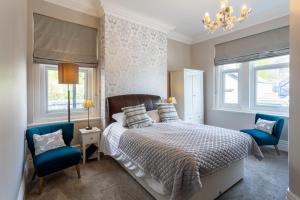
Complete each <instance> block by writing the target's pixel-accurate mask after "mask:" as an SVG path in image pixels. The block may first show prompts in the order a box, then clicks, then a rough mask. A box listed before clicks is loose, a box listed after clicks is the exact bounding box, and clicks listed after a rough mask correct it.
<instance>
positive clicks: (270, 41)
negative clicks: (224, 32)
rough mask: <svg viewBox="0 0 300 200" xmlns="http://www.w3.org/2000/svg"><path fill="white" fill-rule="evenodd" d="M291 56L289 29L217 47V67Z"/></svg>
mask: <svg viewBox="0 0 300 200" xmlns="http://www.w3.org/2000/svg"><path fill="white" fill-rule="evenodd" d="M287 54H289V27H288V26H286V27H282V28H278V29H274V30H270V31H266V32H263V33H259V34H255V35H251V36H248V37H244V38H241V39H237V40H233V41H229V42H225V43H221V44H217V45H215V66H218V65H225V64H230V63H241V62H248V61H251V60H258V59H262V58H268V57H274V56H280V55H287Z"/></svg>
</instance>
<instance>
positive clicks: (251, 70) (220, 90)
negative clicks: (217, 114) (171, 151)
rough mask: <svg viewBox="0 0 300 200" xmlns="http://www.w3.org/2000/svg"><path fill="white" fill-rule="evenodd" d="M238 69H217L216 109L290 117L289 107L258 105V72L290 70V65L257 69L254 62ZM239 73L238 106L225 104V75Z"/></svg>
mask: <svg viewBox="0 0 300 200" xmlns="http://www.w3.org/2000/svg"><path fill="white" fill-rule="evenodd" d="M237 64H238V63H237ZM239 64H240V67H239V68H237V69H227V70H226V69H222V66H217V67H216V68H215V77H216V78H215V84H216V87H214V89H215V92H214V94H215V98H214V99H215V100H214V102H215V103H214V109H216V110H228V111H234V112H244V113H257V112H265V113H270V114H278V115H281V116H288V111H289V108H288V106H272V105H257V104H256V72H257V71H259V70H263V69H278V68H289V63H279V64H268V65H264V66H258V67H255V66H254V63H253V62H245V63H239ZM230 72H231V73H232V72H237V73H238V104H226V103H224V87H225V84H224V74H225V73H230Z"/></svg>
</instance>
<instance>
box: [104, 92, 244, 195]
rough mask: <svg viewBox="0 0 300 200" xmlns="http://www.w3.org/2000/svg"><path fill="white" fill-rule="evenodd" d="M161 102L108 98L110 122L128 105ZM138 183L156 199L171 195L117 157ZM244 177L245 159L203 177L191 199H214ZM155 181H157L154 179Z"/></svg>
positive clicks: (141, 96) (139, 96) (156, 98)
mask: <svg viewBox="0 0 300 200" xmlns="http://www.w3.org/2000/svg"><path fill="white" fill-rule="evenodd" d="M159 102H161V98H160V97H159V96H156V95H145V94H131V95H121V96H114V97H108V98H107V104H108V116H109V123H112V122H113V119H112V115H113V114H115V113H119V112H122V108H123V107H126V106H134V105H138V104H144V105H145V107H146V110H147V111H149V110H155V109H157V105H156V103H159ZM115 160H116V161H117V162H118V163H119V164H120V165H121V166H122V167H123V168H124V169H125V170H126V171H127V172H128V173H129V174H130V175H131V176H132V177H133V178H134V179H135V180H136V181H137V182H138V183H140V184H141V185H142V186H143V187H144V188H145V189H146V190H147V191H148V192H149V193H150V194H151V195H152V196H153V197H154V198H155V199H157V200H167V199H170V196H169V195H162V194H160V193H158V192H157V191H155V190H154V189H153V188H152V187H150V186H149V184H148V183H149V180H146V179H145V178H141V177H137V176H136V175H135V174H134V173H133V172H132V171H130V170H128V169H127V168H126V167H125V166H124V164H123V163H122V162H121V161H119V160H118V159H115ZM243 177H244V159H242V160H240V161H238V162H236V163H234V164H232V165H231V166H229V167H227V168H224V169H222V170H219V171H218V172H216V173H214V174H212V175H209V176H206V177H203V178H201V182H202V188H201V190H200V191H199V192H197V193H196V194H195V195H194V196H193V197H192V198H191V199H192V200H212V199H215V198H217V197H218V196H220V195H221V194H222V193H224V192H225V191H227V190H228V189H229V188H231V187H232V186H233V185H235V184H236V183H237V182H239V181H240V180H242V179H243ZM153 182H155V181H154V180H153Z"/></svg>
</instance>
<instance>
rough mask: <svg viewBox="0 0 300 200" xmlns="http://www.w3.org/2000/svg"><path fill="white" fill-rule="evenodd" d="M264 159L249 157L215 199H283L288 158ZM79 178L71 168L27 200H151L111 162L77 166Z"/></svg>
mask: <svg viewBox="0 0 300 200" xmlns="http://www.w3.org/2000/svg"><path fill="white" fill-rule="evenodd" d="M263 153H264V155H265V159H264V160H263V161H258V160H256V159H255V158H253V157H249V158H248V159H247V161H246V163H245V166H246V169H245V177H244V179H243V180H242V181H240V182H239V183H237V184H236V185H235V186H233V187H232V188H231V189H229V190H228V191H227V192H226V193H224V194H223V195H222V196H220V197H219V198H218V200H284V199H285V195H286V189H287V187H288V156H287V153H284V152H281V156H277V155H276V153H275V151H273V150H272V149H268V148H264V149H263ZM81 175H82V177H81V179H77V174H76V171H75V168H70V169H67V170H64V171H62V172H59V173H56V174H53V175H51V176H48V177H46V179H45V189H44V191H43V193H42V194H41V195H38V194H37V191H38V182H37V181H30V182H29V183H28V184H27V195H26V199H27V200H96V199H97V200H102V199H103V200H140V199H149V200H150V199H151V200H152V199H153V197H152V196H151V195H150V194H148V192H147V191H146V190H144V189H143V188H142V187H141V186H140V185H139V184H138V183H137V182H136V181H135V180H134V179H133V178H132V177H131V176H130V175H128V174H127V173H126V172H125V171H124V170H123V169H122V168H121V167H120V166H119V165H118V164H117V163H116V162H115V161H114V160H113V159H111V158H107V157H105V158H104V159H102V160H101V161H90V162H88V163H87V164H86V165H81Z"/></svg>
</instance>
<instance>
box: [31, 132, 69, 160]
mask: <svg viewBox="0 0 300 200" xmlns="http://www.w3.org/2000/svg"><path fill="white" fill-rule="evenodd" d="M33 142H34V149H35V155H36V156H37V155H39V154H41V153H44V152H46V151H49V150H52V149H56V148H59V147H64V146H66V144H65V142H64V139H63V136H62V130H61V129H60V130H58V131H55V132H53V133H48V134H45V135H37V134H33Z"/></svg>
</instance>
